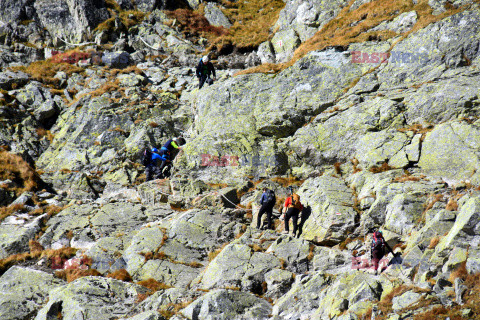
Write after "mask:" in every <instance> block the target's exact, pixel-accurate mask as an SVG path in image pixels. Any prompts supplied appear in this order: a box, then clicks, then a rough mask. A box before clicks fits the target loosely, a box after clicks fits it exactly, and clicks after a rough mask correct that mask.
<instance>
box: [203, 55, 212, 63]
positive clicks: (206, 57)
mask: <svg viewBox="0 0 480 320" xmlns="http://www.w3.org/2000/svg"><path fill="white" fill-rule="evenodd" d="M202 61H203V63H207V62H208V61H210V58H208V56H204V57H203V58H202Z"/></svg>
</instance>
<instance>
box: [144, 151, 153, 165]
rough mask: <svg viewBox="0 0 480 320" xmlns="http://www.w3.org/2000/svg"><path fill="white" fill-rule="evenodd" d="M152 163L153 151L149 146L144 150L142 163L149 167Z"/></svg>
mask: <svg viewBox="0 0 480 320" xmlns="http://www.w3.org/2000/svg"><path fill="white" fill-rule="evenodd" d="M151 163H152V151H151V150H150V149H149V148H146V149H145V151H143V156H142V164H143V165H144V166H145V167H147V166H149V165H150V164H151Z"/></svg>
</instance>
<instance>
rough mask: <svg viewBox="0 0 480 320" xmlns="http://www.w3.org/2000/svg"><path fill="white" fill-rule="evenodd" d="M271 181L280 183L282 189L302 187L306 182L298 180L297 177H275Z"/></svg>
mask: <svg viewBox="0 0 480 320" xmlns="http://www.w3.org/2000/svg"><path fill="white" fill-rule="evenodd" d="M270 180H272V181H273V182H276V183H278V184H279V185H281V186H282V187H288V186H297V187H298V186H301V185H302V184H303V182H305V180H301V179H298V178H297V177H293V176H288V177H273V178H271V179H270Z"/></svg>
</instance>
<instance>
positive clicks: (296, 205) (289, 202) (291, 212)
mask: <svg viewBox="0 0 480 320" xmlns="http://www.w3.org/2000/svg"><path fill="white" fill-rule="evenodd" d="M290 193H291V195H290V197H288V198H287V199H286V200H285V204H284V207H285V210H286V211H287V212H286V213H285V230H284V231H283V233H285V234H288V232H289V225H288V224H289V221H290V218H292V223H293V236H294V237H295V234H296V233H297V228H298V215H299V213H300V211H302V210H303V205H302V204H301V202H300V196H299V195H298V194H296V193H293V190H292V188H290Z"/></svg>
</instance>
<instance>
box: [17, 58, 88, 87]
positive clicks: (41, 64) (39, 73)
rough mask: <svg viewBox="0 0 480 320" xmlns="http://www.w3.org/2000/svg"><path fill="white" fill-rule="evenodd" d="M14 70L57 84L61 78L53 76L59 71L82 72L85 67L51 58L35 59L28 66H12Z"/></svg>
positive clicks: (40, 80) (68, 72)
mask: <svg viewBox="0 0 480 320" xmlns="http://www.w3.org/2000/svg"><path fill="white" fill-rule="evenodd" d="M11 69H12V70H13V71H23V72H25V73H28V74H29V75H31V76H32V78H33V79H34V80H36V81H39V82H42V83H44V84H52V85H57V84H58V83H59V81H60V80H58V79H55V78H53V77H54V76H55V75H56V74H57V72H59V71H63V72H65V73H66V74H67V75H71V74H72V73H82V72H83V71H84V69H83V68H80V67H77V66H75V65H73V64H70V63H56V62H53V61H52V60H51V59H47V60H42V61H35V62H32V63H31V64H29V65H28V66H19V67H12V68H11Z"/></svg>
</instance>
